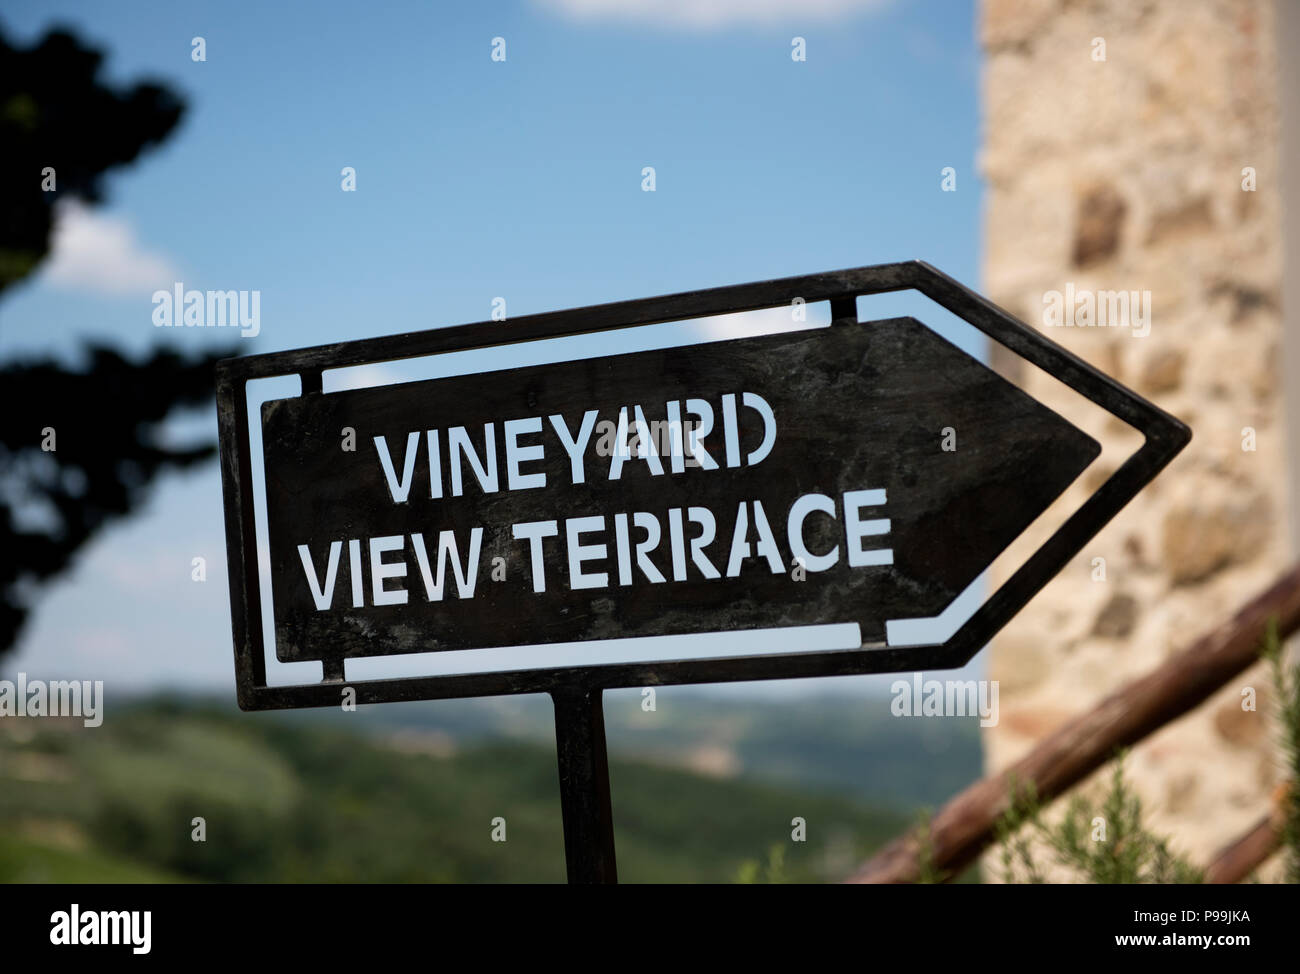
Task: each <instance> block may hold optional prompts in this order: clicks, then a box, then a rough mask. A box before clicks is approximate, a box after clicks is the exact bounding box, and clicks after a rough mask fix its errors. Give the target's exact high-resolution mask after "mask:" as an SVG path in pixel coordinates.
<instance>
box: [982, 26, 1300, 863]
mask: <svg viewBox="0 0 1300 974" xmlns="http://www.w3.org/2000/svg"><path fill="white" fill-rule="evenodd" d="M981 13H982V17H981V20H982V22H981V42H982V45H983V49H984V54H985V61H984V91H983V105H984V151H983V155H982V160H981V165H982V168H983V171H984V174H985V177H986V179H987V215H986V228H985V266H984V287H985V290H986V292H987V293H988V294H989V296H990V297H991V298H992V299H993V300H994V301H996V302H997V303H999V304H1001V305H1002V306H1003V307H1006V308H1007V309H1009V310H1010V311H1012V312H1013V313H1015V314H1016V315H1018V316H1019V317H1021V318H1022V319H1024V320H1025V321H1027V322H1030V323H1031V324H1033V325H1035V326H1036V327H1039V328H1041V329H1042V330H1043V331H1044V332H1046V333H1047V334H1048V335H1049V336H1050V337H1052V338H1053V339H1054V340H1056V341H1057V342H1059V343H1061V344H1063V345H1064V346H1066V347H1067V348H1069V349H1070V350H1072V351H1073V352H1075V353H1076V354H1078V355H1079V356H1081V357H1082V358H1084V359H1086V360H1088V361H1089V362H1092V363H1093V364H1095V365H1096V366H1098V367H1099V368H1101V369H1103V370H1104V371H1106V372H1108V373H1109V374H1111V375H1113V376H1115V377H1116V378H1117V379H1119V380H1120V381H1121V382H1123V383H1125V384H1126V385H1129V386H1131V387H1133V388H1136V389H1137V390H1138V391H1139V392H1140V393H1142V394H1143V395H1145V396H1147V397H1148V398H1150V399H1152V400H1153V401H1154V402H1156V403H1157V404H1159V405H1160V406H1162V407H1163V408H1165V409H1167V410H1169V411H1170V412H1172V413H1173V414H1174V415H1176V416H1178V417H1180V418H1181V419H1183V420H1184V421H1185V422H1187V423H1188V424H1189V425H1190V426H1191V427H1192V430H1193V440H1192V442H1191V444H1190V445H1189V446H1188V448H1187V449H1186V450H1185V452H1184V453H1183V454H1182V455H1181V456H1180V457H1179V458H1178V459H1177V460H1176V461H1175V462H1174V463H1173V465H1172V466H1171V467H1170V468H1169V469H1167V470H1166V471H1165V472H1164V473H1163V474H1161V476H1160V477H1159V478H1158V479H1157V481H1156V482H1155V483H1154V484H1152V485H1151V486H1150V487H1149V488H1148V489H1147V490H1146V491H1145V492H1144V493H1143V495H1142V496H1140V497H1139V498H1138V499H1137V500H1135V501H1134V502H1133V503H1132V504H1131V505H1130V506H1129V508H1128V509H1127V510H1125V511H1124V512H1123V513H1122V514H1120V516H1119V517H1118V518H1117V519H1116V520H1115V521H1113V522H1112V523H1111V524H1110V525H1109V526H1107V527H1106V528H1105V529H1104V530H1103V531H1102V533H1101V534H1100V535H1099V536H1098V537H1097V538H1096V539H1095V540H1094V541H1093V542H1092V543H1090V544H1089V545H1088V547H1087V549H1086V550H1085V552H1084V553H1083V554H1082V555H1080V556H1079V557H1078V558H1077V559H1075V561H1074V562H1073V563H1072V564H1071V565H1070V566H1069V567H1068V568H1067V569H1066V570H1065V571H1064V572H1063V573H1062V575H1061V576H1060V577H1059V578H1057V579H1056V580H1054V581H1053V582H1052V583H1051V584H1049V585H1048V587H1047V588H1046V589H1045V590H1044V591H1043V592H1042V593H1041V594H1039V595H1038V596H1037V597H1036V598H1035V599H1034V600H1033V602H1032V603H1031V604H1030V605H1029V606H1028V608H1026V609H1025V610H1024V612H1022V613H1021V615H1020V616H1019V617H1018V618H1017V619H1016V620H1015V621H1014V622H1013V623H1012V625H1010V626H1009V627H1008V628H1007V629H1006V630H1005V632H1004V633H1003V634H1002V635H1000V636H999V637H998V639H997V640H996V641H995V643H994V645H993V647H992V650H991V654H990V657H989V658H990V664H989V665H990V674H989V676H990V678H991V679H996V680H999V681H1000V683H1001V722H1000V724H999V725H998V726H997V727H994V728H992V729H990V730H989V731H988V732H986V733H987V737H986V739H985V746H986V755H987V764H988V767H989V769H990V770H997V769H1000V768H1002V767H1005V766H1006V765H1007V764H1008V763H1010V762H1011V761H1013V760H1014V759H1016V758H1017V757H1018V756H1020V755H1021V754H1022V753H1023V752H1024V751H1025V750H1026V749H1027V748H1029V747H1030V746H1031V745H1032V744H1033V743H1034V741H1035V740H1036V739H1038V738H1039V737H1041V736H1042V735H1043V734H1045V733H1046V732H1048V731H1050V730H1051V729H1053V728H1054V727H1056V726H1057V725H1059V724H1060V723H1061V722H1062V721H1064V720H1066V719H1067V718H1069V717H1070V716H1072V715H1073V714H1075V713H1077V712H1080V711H1082V710H1086V709H1088V708H1089V707H1091V706H1092V705H1093V704H1094V703H1096V702H1097V701H1098V700H1099V699H1100V698H1101V697H1102V696H1104V695H1105V694H1107V693H1108V692H1110V691H1112V690H1114V689H1116V688H1118V687H1119V686H1121V685H1122V684H1124V683H1125V682H1127V681H1128V680H1129V679H1131V678H1132V677H1134V676H1137V675H1139V674H1142V673H1144V672H1146V671H1147V670H1149V669H1151V668H1152V667H1154V666H1156V665H1157V664H1158V663H1160V662H1161V661H1162V660H1163V659H1165V658H1166V657H1167V656H1169V655H1170V654H1172V653H1174V652H1176V651H1178V650H1180V649H1182V648H1184V647H1185V646H1186V645H1187V644H1188V643H1189V642H1190V641H1191V640H1192V639H1193V638H1195V637H1196V636H1197V635H1199V634H1200V633H1201V632H1203V631H1205V630H1206V629H1208V628H1210V627H1211V626H1213V625H1215V624H1217V623H1218V622H1220V621H1222V620H1224V619H1225V618H1226V617H1227V616H1228V615H1229V614H1231V612H1232V611H1233V610H1234V609H1235V608H1237V607H1238V606H1239V605H1240V604H1241V603H1242V602H1244V601H1245V600H1246V599H1247V598H1249V597H1250V596H1251V595H1253V594H1254V593H1255V592H1257V591H1259V590H1260V589H1262V588H1264V587H1265V586H1266V585H1267V584H1268V583H1270V582H1271V581H1272V580H1273V579H1274V578H1275V577H1276V576H1277V575H1278V574H1279V573H1280V571H1281V570H1282V569H1284V568H1285V567H1286V566H1287V565H1288V564H1289V563H1290V562H1291V560H1292V552H1291V550H1290V547H1291V545H1290V541H1289V538H1290V534H1289V532H1288V524H1287V520H1286V519H1287V516H1288V515H1287V507H1288V502H1289V497H1290V488H1289V485H1288V483H1287V462H1286V435H1285V433H1286V431H1285V430H1284V428H1283V426H1284V418H1285V410H1284V406H1283V393H1282V388H1281V375H1280V361H1281V356H1280V354H1279V353H1280V344H1281V341H1282V328H1283V325H1282V314H1281V282H1282V276H1281V275H1282V266H1283V265H1282V224H1281V219H1280V216H1279V208H1280V199H1279V190H1278V184H1279V178H1280V174H1279V172H1278V164H1277V154H1278V152H1277V150H1278V116H1279V109H1278V88H1277V65H1276V51H1275V41H1274V36H1273V30H1274V17H1275V10H1274V8H1273V4H1272V2H1271V0H1186V2H1178V3H1143V2H1138V0H1093V2H1087V0H1076V2H1071V0H983V3H982V11H981ZM1098 39H1100V41H1102V42H1104V57H1105V59H1104V60H1100V59H1099V57H1098V55H1099V54H1101V53H1103V52H1102V50H1101V49H1100V47H1099V44H1098ZM1247 168H1252V169H1253V170H1254V174H1255V176H1254V178H1255V186H1256V188H1255V190H1254V191H1246V190H1243V179H1248V178H1249V175H1248V174H1247V176H1243V169H1247ZM1067 287H1069V288H1070V289H1072V290H1073V291H1074V292H1075V293H1076V294H1077V293H1079V292H1081V291H1100V290H1115V289H1126V290H1135V291H1138V292H1144V291H1149V292H1150V296H1151V305H1150V310H1151V315H1150V330H1149V333H1148V334H1146V336H1145V337H1136V335H1137V333H1138V332H1140V331H1141V328H1140V327H1133V326H1129V327H1125V326H1123V325H1120V326H1114V325H1110V326H1107V327H1053V326H1050V325H1048V324H1047V323H1046V322H1045V318H1044V313H1045V310H1047V309H1048V308H1049V307H1050V306H1049V305H1045V304H1044V295H1046V294H1048V293H1049V292H1053V291H1055V292H1060V293H1062V294H1065V293H1067ZM994 361H995V362H996V363H998V364H999V366H1000V367H1002V368H1004V369H1010V368H1011V366H1009V365H1007V364H1006V362H1005V360H1004V357H1003V356H996V355H995V359H994ZM1017 378H1018V381H1020V382H1021V383H1022V384H1023V385H1024V387H1025V388H1026V389H1028V390H1029V391H1030V392H1031V393H1032V394H1034V395H1037V396H1039V397H1041V398H1043V399H1044V400H1045V401H1047V402H1049V403H1052V404H1053V405H1054V406H1055V408H1057V409H1058V410H1059V411H1060V412H1062V414H1063V415H1065V416H1067V418H1070V419H1071V420H1073V421H1076V422H1078V423H1079V424H1080V425H1081V426H1083V428H1085V429H1087V430H1088V431H1089V432H1092V433H1094V435H1097V436H1098V438H1099V439H1100V440H1101V441H1102V444H1103V447H1104V450H1105V452H1104V453H1103V456H1102V458H1101V459H1100V460H1099V461H1098V462H1097V463H1096V464H1094V466H1093V468H1091V469H1090V470H1089V471H1088V472H1087V473H1086V474H1085V476H1084V478H1083V479H1082V481H1081V483H1080V484H1077V485H1075V487H1073V488H1072V489H1071V491H1070V493H1069V494H1068V495H1067V496H1066V497H1065V498H1063V501H1062V505H1058V510H1057V511H1056V513H1057V514H1058V515H1059V514H1060V513H1062V512H1063V511H1065V510H1072V509H1074V508H1075V507H1077V506H1078V504H1079V503H1080V502H1081V501H1082V499H1083V497H1084V496H1085V495H1086V493H1087V492H1088V491H1090V490H1092V489H1095V487H1096V486H1097V485H1098V484H1099V483H1100V482H1101V481H1102V480H1103V479H1104V477H1105V476H1106V475H1108V474H1109V473H1110V472H1112V471H1113V470H1114V469H1115V467H1116V466H1117V464H1118V461H1119V460H1121V459H1122V458H1123V457H1124V456H1125V455H1127V453H1129V452H1131V451H1132V450H1133V449H1134V448H1135V447H1136V446H1137V444H1138V442H1139V438H1138V437H1137V434H1136V433H1134V432H1133V431H1132V430H1130V429H1129V428H1128V427H1127V426H1125V425H1124V424H1122V423H1120V422H1119V421H1118V420H1114V419H1110V418H1108V417H1106V414H1104V413H1101V414H1100V416H1101V417H1102V419H1101V420H1100V422H1098V421H1097V420H1096V418H1095V417H1096V416H1097V415H1098V413H1097V411H1096V408H1095V407H1091V406H1087V407H1086V408H1084V405H1082V404H1081V403H1080V402H1078V401H1076V400H1074V399H1073V398H1072V397H1069V396H1066V395H1065V394H1063V393H1062V391H1061V390H1060V389H1059V387H1058V386H1057V384H1056V383H1055V382H1053V381H1052V380H1050V379H1048V378H1047V377H1045V376H1043V375H1042V374H1041V373H1038V372H1037V371H1036V370H1031V372H1030V374H1025V373H1023V372H1022V373H1020V374H1018V375H1017ZM1088 414H1091V416H1092V417H1093V418H1092V419H1087V415H1088ZM1085 423H1086V425H1085ZM1250 430H1253V431H1254V435H1253V443H1252V442H1251V434H1250V432H1249V431H1250ZM1243 431H1245V432H1243ZM1251 446H1253V449H1249V447H1251ZM1243 447H1246V448H1243ZM1025 553H1026V552H1025V551H1024V550H1023V549H1016V550H1015V554H1018V555H1019V556H1020V557H1021V558H1023V555H1024V554H1025ZM1098 558H1101V559H1104V569H1105V577H1104V580H1102V579H1099V577H1098V576H1099V574H1100V572H1099V571H1098V567H1099V566H1100V565H1101V564H1102V563H1100V562H1097V561H1095V559H1098ZM1003 577H1004V576H1003ZM1001 580H1002V578H1001V577H999V578H995V581H994V584H997V583H999V582H1000V581H1001ZM1247 685H1249V686H1253V687H1255V688H1257V689H1258V690H1259V691H1260V698H1261V706H1260V710H1259V711H1258V712H1255V713H1250V712H1246V711H1243V710H1242V707H1241V699H1242V698H1241V690H1242V688H1243V687H1244V686H1247ZM1267 686H1268V679H1267V670H1266V669H1264V668H1262V667H1257V668H1255V669H1253V670H1251V671H1250V672H1249V673H1248V674H1246V676H1245V677H1244V678H1242V679H1240V680H1236V681H1233V683H1232V684H1231V685H1229V686H1227V687H1225V688H1224V689H1223V690H1222V691H1221V692H1219V693H1218V694H1217V695H1216V696H1215V697H1214V698H1212V699H1211V700H1210V701H1209V702H1208V703H1207V704H1205V705H1204V706H1202V707H1201V708H1200V709H1198V710H1197V711H1196V712H1194V713H1193V714H1191V715H1189V716H1188V717H1186V718H1184V719H1182V720H1180V721H1178V722H1177V723H1175V724H1171V725H1169V726H1168V727H1166V728H1165V729H1163V730H1162V731H1161V732H1159V733H1158V734H1156V735H1155V736H1153V737H1152V738H1150V739H1148V740H1147V741H1146V742H1145V743H1144V744H1143V745H1141V746H1140V747H1138V748H1136V749H1135V750H1134V752H1133V754H1132V755H1131V756H1130V759H1129V771H1130V774H1129V778H1130V780H1131V781H1132V782H1133V783H1134V784H1135V786H1136V787H1137V788H1138V790H1139V792H1140V794H1141V795H1142V797H1143V800H1144V802H1145V804H1146V806H1147V808H1148V809H1149V813H1150V814H1149V821H1150V822H1151V824H1152V825H1153V826H1154V827H1155V828H1156V829H1157V830H1160V831H1163V832H1166V833H1169V834H1171V835H1172V836H1174V837H1175V840H1176V843H1177V845H1178V846H1179V847H1180V848H1181V849H1182V850H1183V851H1185V852H1186V853H1188V854H1189V855H1190V856H1191V857H1192V858H1193V859H1194V860H1196V861H1198V862H1202V863H1204V862H1206V861H1208V859H1209V858H1210V857H1211V856H1212V855H1213V853H1214V852H1215V851H1216V850H1217V849H1218V848H1219V847H1221V846H1222V845H1223V844H1225V843H1226V842H1228V841H1230V840H1231V839H1233V838H1235V837H1237V836H1238V835H1239V834H1240V833H1242V832H1244V831H1245V830H1246V829H1248V828H1249V827H1250V826H1251V825H1253V824H1254V822H1255V820H1256V819H1258V817H1259V816H1260V815H1261V814H1262V813H1263V811H1264V809H1265V808H1266V805H1267V798H1268V795H1269V794H1270V792H1271V791H1272V790H1273V789H1274V788H1275V787H1276V785H1277V782H1278V779H1279V771H1280V766H1279V765H1278V763H1277V761H1276V758H1275V752H1274V750H1273V748H1272V742H1273V725H1272V724H1271V722H1270V718H1269V717H1268V715H1267V703H1266V700H1267V699H1268V696H1269V695H1268V693H1267V690H1266V688H1267ZM1096 785H1097V781H1096V779H1094V781H1093V782H1091V783H1090V785H1089V787H1096Z"/></svg>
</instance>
